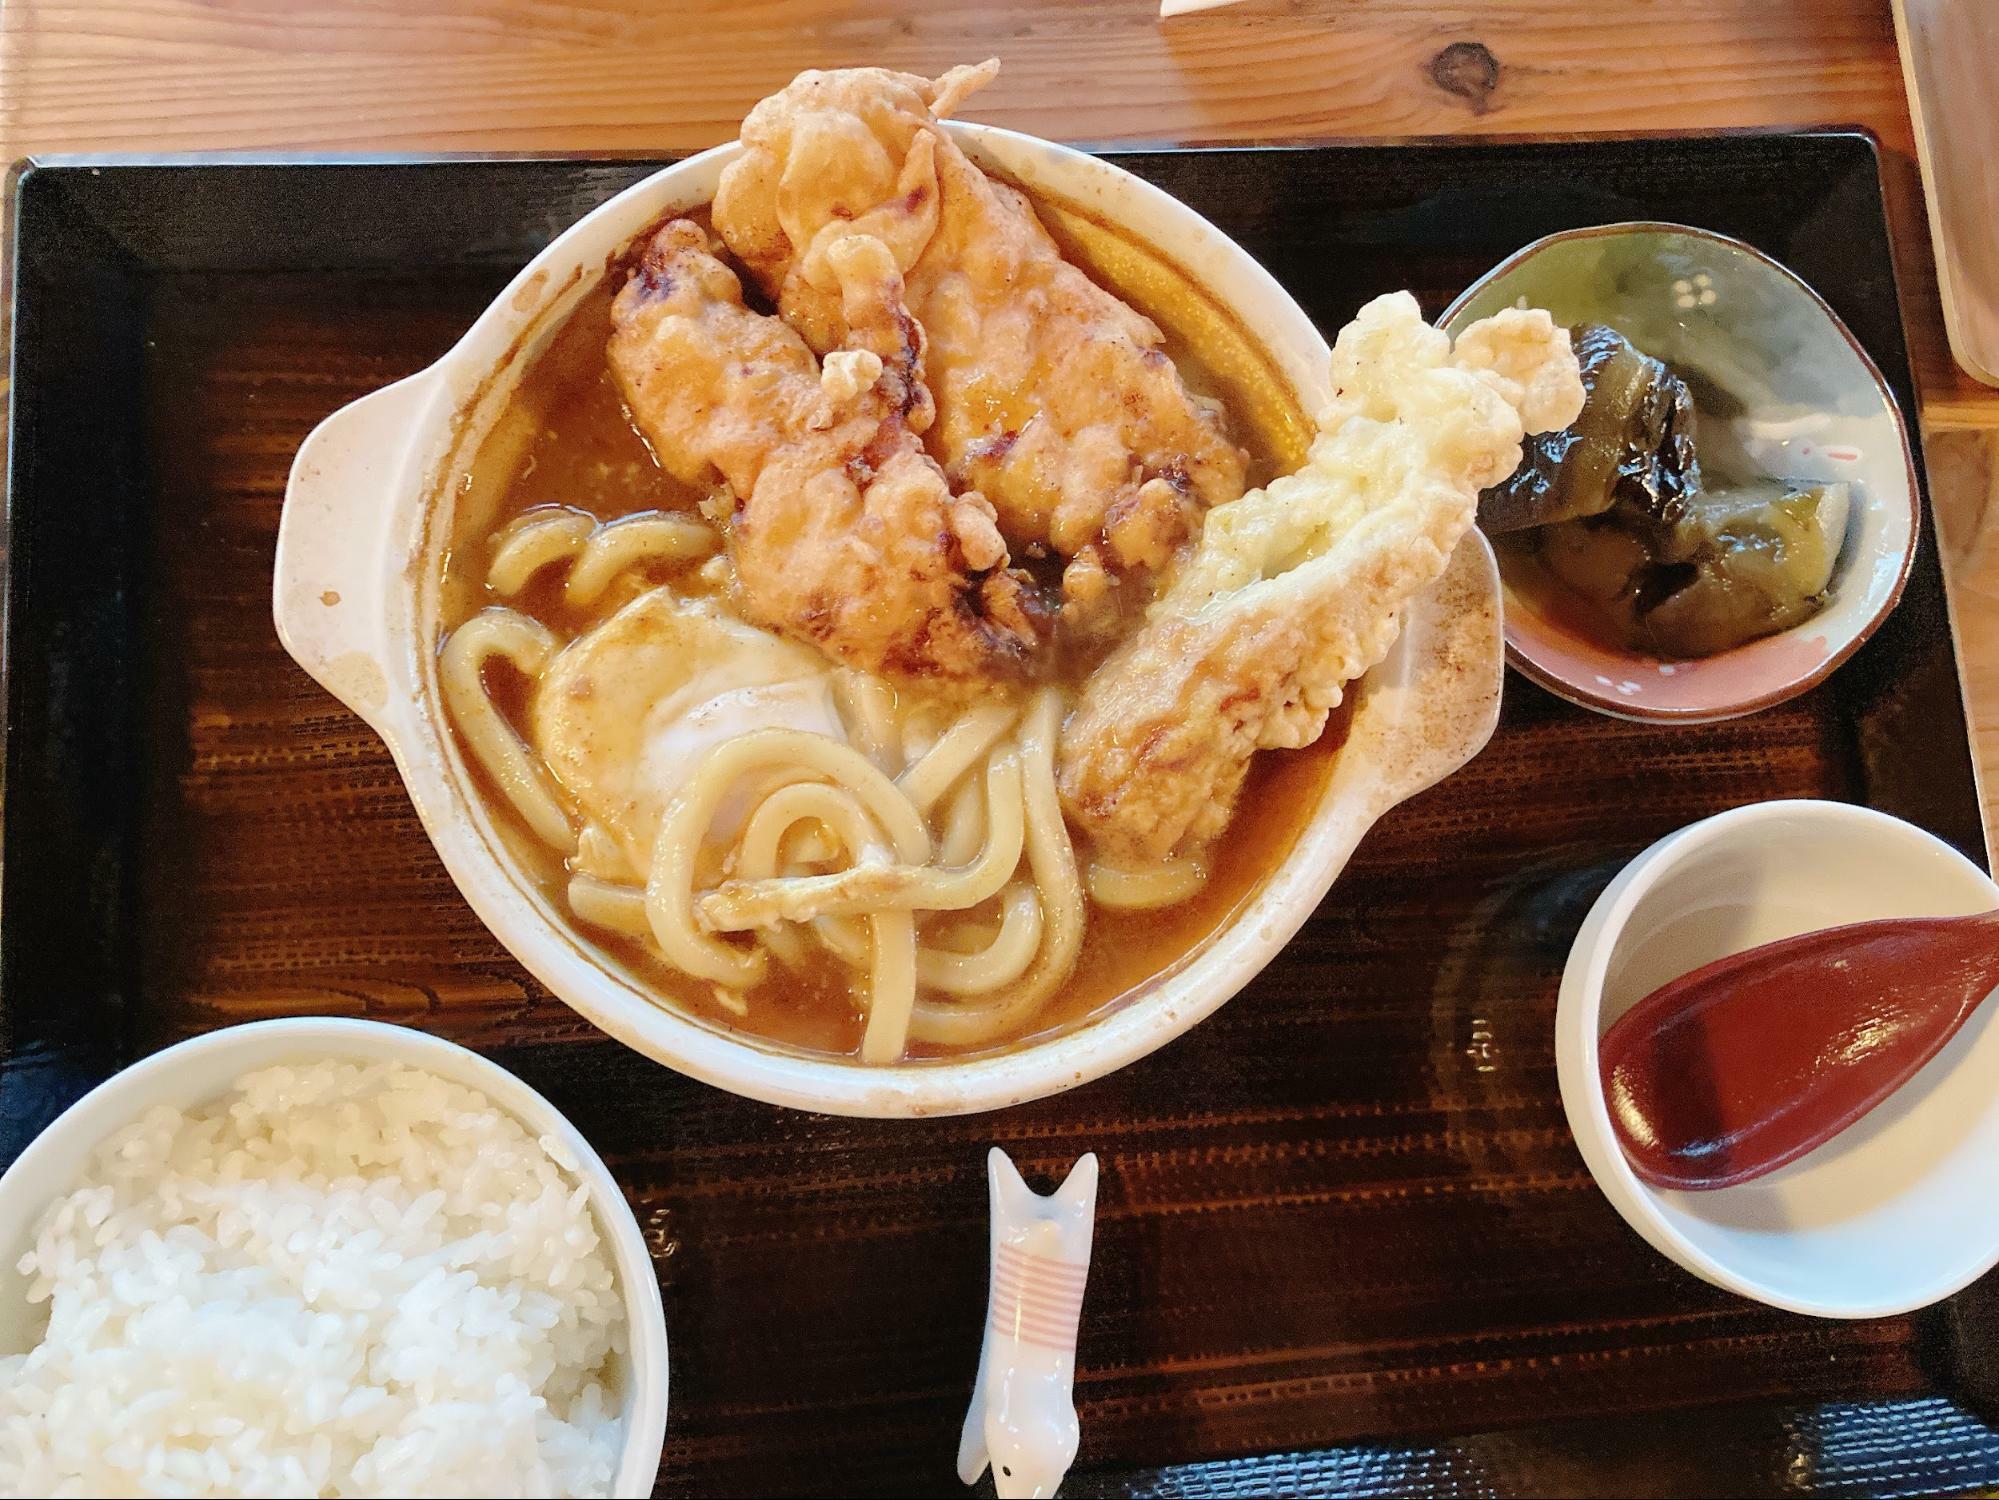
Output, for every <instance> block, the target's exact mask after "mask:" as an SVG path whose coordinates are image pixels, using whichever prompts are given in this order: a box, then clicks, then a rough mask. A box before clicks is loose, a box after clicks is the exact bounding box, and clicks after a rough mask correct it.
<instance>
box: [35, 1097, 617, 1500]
mask: <svg viewBox="0 0 1999 1500" xmlns="http://www.w3.org/2000/svg"><path fill="white" fill-rule="evenodd" d="M576 1174H577V1164H576V1162H575V1161H574V1160H572V1159H570V1158H569V1154H568V1152H567V1151H566V1149H565V1148H564V1147H563V1146H562V1145H561V1144H560V1143H559V1142H558V1141H556V1140H555V1139H554V1138H553V1137H552V1136H543V1137H542V1138H541V1139H540V1140H536V1139H535V1138H533V1137H532V1136H530V1135H529V1134H528V1133H527V1131H526V1130H525V1129H523V1127H522V1126H521V1125H520V1123H519V1122H518V1121H516V1120H515V1119H514V1118H513V1117H512V1116H511V1115H509V1114H507V1113H506V1112H505V1111H503V1110H501V1109H498V1108H496V1107H495V1106H494V1105H493V1104H492V1103H491V1102H490V1101H489V1100H488V1099H487V1098H486V1096H485V1095H484V1094H482V1093H481V1092H479V1091H478V1090H477V1089H473V1088H469V1087H467V1086H465V1085H463V1084H457V1083H451V1082H448V1081H446V1080H444V1079H441V1078H438V1077H436V1076H435V1075H433V1074H431V1073H428V1072H425V1071H423V1070H421V1069H418V1068H413V1067H410V1066H408V1065H407V1064H403V1063H394V1062H365V1063H356V1062H343V1061H328V1062H317V1063H312V1064H309V1065H303V1066H280V1067H268V1068H264V1069H261V1070H259V1071H256V1072H252V1073H248V1074H245V1075H244V1076H243V1077H241V1078H239V1079H238V1080H237V1081H236V1082H235V1084H234V1085H233V1086H232V1087H231V1088H230V1089H229V1090H228V1091H227V1092H226V1093H225V1094H223V1095H222V1096H221V1097H220V1098H218V1099H215V1100H213V1101H211V1102H209V1103H207V1104H204V1105H202V1106H199V1107H197V1108H194V1109H191V1110H186V1111H182V1110H176V1109H172V1108H167V1107H156V1108H154V1109H152V1110H150V1111H148V1112H147V1113H146V1114H145V1115H144V1116H143V1117H142V1118H141V1119H139V1120H138V1121H136V1122H135V1123H133V1124H131V1125H128V1126H126V1127H125V1128H123V1129H121V1130H119V1131H116V1132H115V1133H113V1134H112V1135H111V1136H110V1137H108V1138H107V1139H106V1140H104V1141H103V1142H102V1144H101V1145H99V1146H98V1148H97V1150H96V1152H95V1153H94V1155H93V1157H92V1158H91V1166H90V1167H89V1169H88V1170H87V1171H86V1172H85V1174H84V1176H83V1180H82V1181H80V1182H79V1183H78V1184H77V1185H76V1186H75V1187H74V1188H73V1189H71V1190H70V1191H69V1192H67V1193H66V1194H64V1195H63V1196H62V1197H60V1198H58V1199H57V1200H56V1201H55V1202H54V1203H53V1204H51V1205H50V1206H49V1208H48V1209H47V1211H46V1212H45V1213H44V1214H43V1216H42V1218H41V1220H40V1222H39V1224H38V1225H37V1227H36V1231H35V1235H34V1240H33V1244H32V1247H31V1248H30V1249H29V1251H28V1253H27V1254H26V1256H24V1257H23V1259H22V1261H21V1263H20V1269H21V1271H22V1273H23V1274H24V1275H25V1276H27V1277H28V1278H29V1297H30V1300H31V1301H33V1302H35V1303H37V1304H42V1305H45V1306H46V1308H47V1312H48V1324H47V1329H46V1331H45V1332H44V1334H43V1335H42V1338H41V1342H40V1343H39V1344H38V1345H37V1346H36V1347H35V1348H34V1349H33V1350H31V1351H30V1352H28V1353H26V1354H23V1355H13V1356H9V1357H6V1358H0V1493H5V1494H9V1495H23V1494H26V1495H120V1494H168V1495H207V1494H238V1495H241V1494H249V1495H412V1496H414V1495H607V1494H609V1493H610V1492H611V1488H612V1483H613V1477H614V1475H615V1473H616V1470H617V1466H618V1462H619V1458H620V1450H621V1446H622V1443H623V1432H622V1424H621V1422H620V1420H619V1417H618V1414H617V1413H618V1403H617V1401H616V1400H615V1399H614V1397H613V1394H612V1392H611V1391H610V1390H608V1389H607V1388H606V1387H607V1382H608V1381H609V1380H610V1378H611V1377H610V1373H609V1372H610V1371H611V1370H612V1369H613V1368H614V1362H616V1361H619V1360H620V1358H621V1356H622V1355H623V1353H624V1351H625V1346H626V1327H625V1312H624V1304H623V1300H622V1298H621V1297H620V1295H619V1291H618V1287H617V1284H616V1280H615V1276H614V1272H613V1266H612V1259H611V1251H610V1247H609V1246H608V1245H607V1244H605V1243H604V1242H603V1240H602V1237H601V1236H600V1233H599V1229H598V1226H597V1224H596V1222H595V1220H594V1219H593V1217H592V1214H591V1210H590V1205H589V1201H588V1190H587V1188H586V1187H585V1186H584V1185H583V1184H582V1183H581V1182H580V1181H579V1180H578V1178H577V1175H576Z"/></svg>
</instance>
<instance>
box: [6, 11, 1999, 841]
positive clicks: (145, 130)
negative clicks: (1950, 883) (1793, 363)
mask: <svg viewBox="0 0 1999 1500" xmlns="http://www.w3.org/2000/svg"><path fill="white" fill-rule="evenodd" d="M1613 11H1614V12H1616V15H1615V18H1614V20H1613V19H1612V18H1611V13H1612V12H1613ZM1502 16H1503V18H1504V19H1503V24H1501V19H1500V18H1501V17H1502ZM988 55H997V56H998V57H1000V58H1001V59H1003V61H1004V64H1005V71H1004V72H1003V73H1002V74H1001V76H1000V79H999V82H998V83H997V85H996V86H994V87H993V88H992V89H991V90H990V91H988V92H987V93H986V94H984V95H982V96H981V97H980V98H979V100H978V104H977V108H976V110H974V111H973V113H974V114H976V115H977V117H978V118H981V119H985V120H990V121H993V122H995V123H998V124H1003V125H1010V126H1014V127H1017V128H1020V129H1024V130H1029V131H1034V132H1037V133H1039V134H1043V135H1047V136H1052V137H1056V138H1060V139H1066V140H1084V141H1104V140H1112V139H1119V140H1133V139H1136V140H1146V141H1153V142H1186V141H1223V140H1245V139H1262V140H1268V139H1283V138H1308V137H1324V136H1407V135H1439V134H1456V133H1477V134H1508V133H1537V132H1550V131H1596V132H1602V131H1621V130H1660V129H1701V128H1710V127H1719V126H1768V125H1815V124H1853V123H1857V124H1861V125H1865V126H1867V127H1868V128H1869V129H1871V130H1873V131H1874V132H1875V134H1876V135H1878V136H1879V137H1880V139H1881V142H1882V144H1883V146H1884V147H1885V149H1886V152H1887V156H1888V168H1889V182H1890V193H1891V195H1892V198H1893V204H1892V207H1893V222H1894V224H1895V228H1896V230H1897V234H1898V256H1899V259H1900V263H1901V270H1902V289H1903V294H1904V297H1905V299H1906V304H1907V313H1908V318H1909V323H1910V328H1909V334H1910V343H1911V347H1912V349H1913V352H1914V358H1915V363H1916V373H1917V382H1918V385H1919V387H1920V391H1921V398H1922V422H1923V428H1924V433H1925V437H1926V440H1927V449H1928V455H1929V463H1930V481H1931V482H1930V488H1931V495H1932V499H1933V501H1934V503H1935V510H1936V515H1937V519H1938V523H1939V527H1940V531H1941V534H1942V540H1943V545H1944V551H1945V567H1946V572H1947V576H1948V578H1949V580H1950V591H1951V598H1952V607H1953V616H1954V620H1955V624H1956V628H1957V631H1958V637H1959V653H1960V657H1961V659H1962V660H1963V662H1964V663H1965V672H1966V677H1967V681H1966V691H1967V694H1968V698H1969V709H1970V718H1971V722H1972V724H1973V726H1974V737H1975V740H1976V744H1977V758H1978V762H1979V765H1980V768H1981V773H1982V778H1983V782H1984V785H1985V786H1986V787H1987V788H1999V519H1994V520H1991V521H1990V522H1989V523H1988V512H1992V511H1994V510H1999V506H1995V504H1994V502H1995V500H1999V391H1993V390H1989V389H1987V388H1985V387H1983V386H1980V385H1978V384H1977V383H1976V382H1974V381H1972V380H1971V379H1970V378H1969V377H1968V376H1966V375H1964V374H1963V373H1962V372H1960V371H1959V370H1957V369H1956V367H1955V366H1954V365H1953V364H1952V363H1951V360H1950V356H1949V353H1948V350H1947V347H1946V345H1945V341H1944V336H1943V328H1942V323H1941V314H1940V311H1939V305H1938V299H1937V291H1936V278H1935V274H1934V270H1933V266H1932V263H1931V259H1930V243H1929V234H1928V228H1927V224H1926V220H1925V215H1924V213H1923V206H1922V196H1921V194H1922V188H1921V183H1920V180H1919V178H1918V175H1917V172H1916V169H1915V166H1914V159H1913V141H1912V133H1911V127H1910V121H1909V110H1908V105H1907V101H1906V98H1905V95H1904V93H1903V83H1902V71H1901V67H1900V64H1899V62H1898V59H1897V56H1896V50H1895V36H1894V27H1893V23H1892V20H1891V17H1890V9H1889V0H1625V3H1623V4H1621V5H1607V4H1606V3H1605V0H1509V3H1508V4H1507V5H1505V6H1503V7H1501V6H1494V5H1491V4H1486V3H1437V0H1245V3H1243V4H1240V5H1237V6H1234V7H1232V8H1229V9H1224V10H1220V11H1212V12H1206V13H1201V14H1196V15H1192V16H1186V17H1181V18H1179V19H1177V20H1174V21H1172V22H1166V23H1162V22H1160V21H1159V20H1157V19H1156V17H1155V15H1154V9H1153V4H1152V3H1151V0H925V3H923V4H921V5H917V4H906V3H892V0H676V3H672V4H651V3H647V0H572V3H548V0H437V3H425V4H414V5H413V4H408V3H403V0H317V3H314V4H312V5H309V6H307V5H301V4H298V3H296V0H229V3H226V4H225V3H218V0H10V3H8V4H6V5H5V6H4V7H0V157H4V158H15V157H20V156H25V155H29V154H31V153H43V152H57V151H137V152H156V151H183V150H242V149H256V150H272V149H276V150H286V151H300V152H315V151H413V152H435V151H489V152H508V151H552V150H559V151H578V152H588V151H592V150H600V149H618V150H643V151H652V150H663V149H667V148H687V147H699V146H707V145H710V144H713V143H714V142H716V141H720V140H723V139H725V138H727V137H728V136H729V135H731V134H732V133H733V132H734V130H735V128H736V122H737V121H738V120H739V119H740V118H741V116H742V114H743V112H744V110H746V109H747V108H748V107H749V106H750V105H751V104H752V103H753V102H754V101H755V100H756V99H758V98H759V97H761V96H762V95H763V94H765V93H767V92H768V91H770V90H771V89H774V88H776V87H777V86H778V85H780V84H781V83H783V82H784V81H785V80H786V79H787V78H789V77H790V76H791V75H792V74H793V73H795V72H797V71H798V70H799V69H801V68H806V67H828V66H838V65H842V64H854V63H863V62H868V63H885V64H891V65H894V66H899V67H905V68H910V69H916V70H920V71H925V72H935V71H938V70H941V69H943V68H944V67H947V66H949V65H950V64H952V63H955V62H963V61H968V60H975V59H977V58H980V57H984V56H988ZM1985 812H1986V826H1987V830H1988V835H1989V834H1990V833H1991V831H1992V830H1994V829H1995V828H1999V816H1995V814H1999V793H1995V792H1992V791H1988V793H1987V796H1986V802H1985Z"/></svg>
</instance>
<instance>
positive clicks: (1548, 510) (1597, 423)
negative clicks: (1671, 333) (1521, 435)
mask: <svg viewBox="0 0 1999 1500" xmlns="http://www.w3.org/2000/svg"><path fill="white" fill-rule="evenodd" d="M1569 337H1570V339H1571V340H1572V341H1573V343H1574V346H1575V351H1576V362H1577V364H1579V365H1580V366H1581V367H1582V377H1583V391H1584V400H1583V410H1582V415H1581V416H1579V417H1577V418H1576V420H1575V422H1574V423H1573V424H1572V425H1571V426H1569V427H1566V428H1561V429H1559V430H1557V431H1554V432H1543V433H1539V434H1537V435H1536V436H1534V437H1531V438H1529V439H1528V440H1527V442H1526V444H1525V445H1524V449H1523V457H1522V459H1521V463H1520V467H1519V468H1518V469H1516V470H1514V471H1513V474H1512V476H1511V477H1510V478H1508V479H1506V480H1504V481H1502V482H1501V483H1499V484H1496V485H1494V486H1493V487H1492V488H1491V489H1489V490H1487V491H1485V493H1484V494H1482V495H1480V496H1479V502H1478V524H1479V525H1480V527H1481V528H1483V529H1484V531H1485V533H1486V534H1487V535H1488V536H1497V535H1499V534H1500V533H1502V532H1508V531H1522V530H1525V529H1526V528H1528V527H1530V526H1549V525H1553V524H1554V523H1556V522H1559V521H1573V520H1578V519H1580V518H1582V517H1584V516H1597V515H1602V514H1603V513H1604V512H1605V511H1607V510H1609V509H1610V508H1611V506H1612V505H1614V504H1617V503H1619V502H1622V503H1624V504H1626V505H1631V506H1634V507H1636V508H1637V509H1639V510H1642V511H1644V512H1646V513H1647V514H1650V515H1656V516H1662V517H1663V516H1666V515H1669V514H1670V513H1672V512H1674V511H1676V510H1677V508H1678V506H1679V504H1680V502H1681V501H1682V499H1683V498H1684V497H1685V496H1686V495H1688V494H1689V493H1691V492H1693V491H1696V490H1698V489H1699V488H1700V482H1701V481H1700V468H1699V466H1698V464H1697V463H1696V462H1695V459H1694V420H1695V419H1694V403H1693V397H1692V395H1691V394H1690V393H1689V392H1688V390H1687V383H1686V382H1685V381H1684V380H1682V379H1680V377H1679V376H1677V375H1675V374H1674V373H1673V372H1672V371H1671V370H1669V369H1667V368H1666V366H1665V365H1664V364H1663V363H1661V362H1660V361H1658V360H1656V359H1654V358H1652V356H1651V355H1649V354H1646V353H1644V352H1643V351H1641V350H1639V349H1637V348H1635V347H1633V345H1632V343H1631V341H1630V340H1629V339H1627V338H1625V337H1624V335H1623V334H1621V333H1619V332H1618V331H1617V330H1616V329H1614V328H1606V327H1604V326H1603V325H1602V324H1601V323H1589V324H1585V325H1583V326H1582V327H1580V328H1574V329H1571V330H1570V333H1569Z"/></svg>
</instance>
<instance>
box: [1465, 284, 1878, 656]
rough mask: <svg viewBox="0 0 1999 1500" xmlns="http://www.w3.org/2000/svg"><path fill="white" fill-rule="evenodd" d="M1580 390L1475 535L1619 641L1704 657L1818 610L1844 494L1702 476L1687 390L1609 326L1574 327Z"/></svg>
mask: <svg viewBox="0 0 1999 1500" xmlns="http://www.w3.org/2000/svg"><path fill="white" fill-rule="evenodd" d="M1571 337H1572V338H1573V339H1574V341H1575V346H1576V351H1577V355H1578V358H1579V361H1580V363H1581V365H1582V371H1583V386H1584V389H1585V391H1586V392H1587V400H1586V401H1585V403H1584V406H1583V411H1582V415H1581V416H1579V417H1578V418H1577V419H1576V421H1575V423H1574V425H1573V426H1571V427H1569V428H1568V429H1567V430H1565V431H1562V432H1555V433H1544V434H1542V435H1540V436H1538V437H1535V438H1532V439H1530V440H1529V441H1528V443H1527V444H1526V445H1525V448H1524V454H1523V457H1522V460H1521V464H1520V467H1519V468H1518V469H1517V470H1515V472H1514V473H1513V474H1512V475H1511V476H1510V477H1509V478H1507V479H1506V480H1504V481H1502V482H1501V483H1500V484H1497V485H1495V486H1493V487H1492V488H1491V489H1488V490H1486V491H1485V492H1484V494H1482V495H1481V496H1480V497H1479V524H1480V526H1481V527H1483V528H1484V529H1485V530H1486V531H1487V532H1488V533H1490V534H1495V535H1502V534H1506V533H1522V535H1519V536H1517V537H1509V538H1508V539H1507V540H1508V550H1509V551H1518V550H1521V549H1523V548H1524V549H1527V550H1531V551H1533V552H1534V553H1536V554H1538V558H1539V561H1540V563H1541V565H1542V567H1543V569H1544V570H1545V572H1546V574H1547V575H1548V576H1549V578H1550V579H1551V580H1552V581H1553V584H1554V586H1557V587H1559V588H1561V589H1562V590H1564V591H1565V592H1567V593H1569V594H1572V595H1574V596H1575V598H1576V599H1577V601H1578V602H1579V603H1581V604H1583V605H1584V606H1585V608H1586V611H1587V612H1588V613H1589V614H1591V615H1593V616H1595V617H1596V618H1597V619H1598V620H1599V621H1600V622H1601V624H1602V626H1603V628H1604V630H1605V633H1607V634H1609V635H1611V636H1613V637H1614V638H1615V639H1616V640H1617V641H1618V643H1619V644H1621V645H1624V646H1627V647H1631V648H1634V649H1637V650H1642V651H1647V652H1651V653H1653V654H1656V655H1660V656H1673V657H1698V656H1711V655H1713V654H1714V653H1716V652H1718V651H1726V650H1729V649H1731V648H1732V647H1735V646H1740V645H1743V644H1744V643H1746V642H1748V641H1752V640H1755V639H1757V638H1758V637H1760V636H1765V635H1770V634H1773V633H1775V632H1776V631H1779V630H1788V629H1789V628H1791V627H1792V626H1794V625H1798V624H1802V623H1803V622H1804V621H1805V620H1808V619H1810V618H1811V617H1812V615H1814V614H1815V613H1817V612H1818V610H1819V608H1820V607H1821V606H1822V605H1823V603H1824V601H1825V594H1826V590H1827V589H1828V588H1829V587H1830V585H1831V582H1832V576H1833V572H1834V569H1835V568H1836V566H1837V564H1838V561H1839V553H1840V547H1841V545H1842V543H1843V542H1844V540H1845V536H1846V524H1847V512H1848V510H1849V508H1850V505H1851V498H1850V495H1849V492H1848V489H1847V486H1846V485H1844V484H1793V483H1790V482H1787V481H1785V480H1782V479H1777V478H1770V477H1760V478H1755V479H1751V480H1749V481H1747V482H1745V483H1741V484H1722V483H1717V482H1715V481H1714V480H1713V478H1712V477H1710V476H1704V475H1703V474H1702V471H1701V467H1700V464H1699V461H1698V457H1697V454H1696V416H1695V402H1694V396H1693V394H1692V392H1691V390H1690V389H1689V385H1688V382H1687V381H1686V380H1685V379H1683V378H1681V377H1680V376H1679V375H1677V374H1675V373H1674V372H1673V371H1672V370H1670V369H1669V368H1667V366H1666V365H1665V364H1663V363H1662V362H1661V361H1659V360H1656V359H1654V358H1652V357H1651V356H1650V355H1648V354H1646V353H1644V352H1643V351H1642V350H1639V349H1637V348H1635V347H1634V346H1633V345H1632V344H1631V343H1630V341H1629V340H1627V339H1626V338H1625V337H1624V336H1623V335H1622V334H1620V333H1618V332H1617V331H1616V330H1615V329H1611V328H1606V327H1604V326H1603V325H1601V324H1588V325H1584V326H1582V327H1579V328H1576V329H1573V330H1571Z"/></svg>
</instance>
